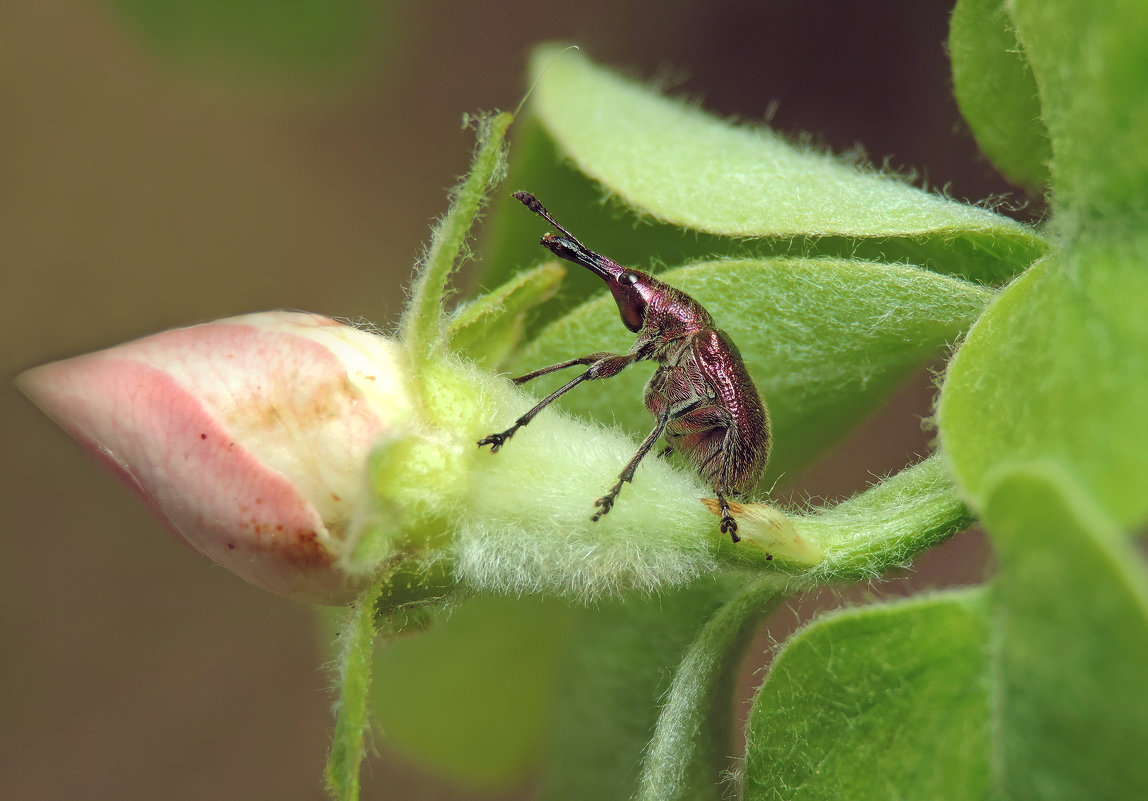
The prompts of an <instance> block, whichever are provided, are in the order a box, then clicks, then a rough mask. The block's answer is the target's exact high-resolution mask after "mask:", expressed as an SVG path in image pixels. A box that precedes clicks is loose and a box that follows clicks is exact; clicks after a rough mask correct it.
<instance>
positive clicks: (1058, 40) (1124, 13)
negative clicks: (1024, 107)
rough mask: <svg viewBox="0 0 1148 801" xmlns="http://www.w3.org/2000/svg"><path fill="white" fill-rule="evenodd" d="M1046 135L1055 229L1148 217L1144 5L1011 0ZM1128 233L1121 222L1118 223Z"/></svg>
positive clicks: (1147, 20)
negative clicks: (1051, 155)
mask: <svg viewBox="0 0 1148 801" xmlns="http://www.w3.org/2000/svg"><path fill="white" fill-rule="evenodd" d="M1010 9H1011V14H1012V18H1013V21H1014V22H1015V23H1016V28H1017V36H1018V38H1019V39H1020V42H1021V45H1022V46H1023V47H1024V52H1025V56H1026V57H1027V59H1028V61H1029V63H1030V64H1031V66H1032V72H1033V75H1034V76H1035V78H1036V83H1037V86H1038V87H1039V88H1040V99H1041V110H1042V115H1043V117H1044V122H1045V124H1046V125H1047V126H1048V132H1049V137H1050V138H1051V140H1052V152H1053V160H1052V189H1053V210H1054V212H1055V213H1056V215H1057V217H1056V220H1055V222H1056V225H1057V227H1058V228H1059V229H1060V230H1061V231H1062V232H1066V233H1067V234H1068V236H1069V238H1071V237H1072V236H1073V235H1074V232H1076V231H1080V230H1083V229H1084V228H1085V227H1087V226H1089V225H1094V224H1096V223H1097V222H1099V221H1101V220H1107V221H1109V222H1111V221H1116V220H1124V221H1135V224H1136V226H1138V227H1140V228H1142V227H1143V225H1144V223H1145V221H1146V220H1148V47H1145V45H1144V43H1145V42H1146V41H1148V4H1145V3H1144V2H1142V0H1109V1H1108V2H1104V3H1091V2H1087V0H1015V2H1013V3H1011V4H1010ZM1119 228H1120V229H1121V230H1127V225H1121V226H1119Z"/></svg>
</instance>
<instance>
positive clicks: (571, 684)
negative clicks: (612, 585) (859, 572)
mask: <svg viewBox="0 0 1148 801" xmlns="http://www.w3.org/2000/svg"><path fill="white" fill-rule="evenodd" d="M741 586H742V582H741V580H739V579H734V578H731V577H726V578H717V579H715V578H710V579H703V580H701V581H699V582H697V583H696V584H694V585H692V586H690V587H687V588H682V589H677V590H674V591H672V592H667V593H663V594H661V595H658V596H654V597H647V598H634V597H632V598H629V599H627V600H626V601H625V602H609V603H605V604H601V605H599V606H597V607H595V608H590V609H584V610H581V611H579V612H578V613H577V620H576V623H575V625H574V627H573V628H572V629H571V630H570V631H569V632H568V633H567V634H566V636H565V642H566V646H567V652H568V661H566V663H565V666H564V669H563V670H562V671H561V674H560V680H559V681H560V683H559V685H558V687H557V692H556V696H555V706H554V719H553V720H554V727H555V729H554V732H553V735H552V738H551V742H550V756H549V759H547V761H546V765H547V771H546V773H545V775H544V776H543V781H542V793H541V798H542V799H544V801H564V800H565V799H571V801H574V800H575V799H577V800H578V801H582V799H587V798H590V799H596V801H629V799H630V798H631V796H632V795H633V793H634V790H635V787H636V783H637V781H638V777H639V768H640V766H641V761H642V755H643V751H644V750H645V748H646V744H647V743H648V741H649V739H650V735H651V733H652V731H653V729H654V724H655V722H656V721H657V718H658V709H659V705H660V703H661V701H662V700H663V698H664V696H665V693H666V691H667V690H668V689H669V687H670V684H671V679H672V678H673V668H674V666H676V665H678V664H680V663H681V661H682V657H683V656H684V655H685V653H686V652H687V650H688V648H689V647H690V644H691V642H692V641H693V640H694V638H695V636H696V635H697V633H698V631H699V630H700V629H701V627H702V626H703V625H704V624H705V622H706V621H707V620H708V619H709V618H710V617H711V615H713V613H714V612H715V611H716V610H717V609H719V608H720V607H721V606H722V605H723V604H724V603H726V602H727V601H728V600H729V599H730V598H731V597H732V596H733V595H735V594H736V593H737V592H738V590H739V589H740V588H741ZM726 690H727V691H728V692H732V687H730V686H728V685H727V687H726ZM718 706H719V707H720V706H721V704H718ZM725 725H727V726H728V716H726V717H725ZM719 739H720V737H719ZM706 789H712V788H706Z"/></svg>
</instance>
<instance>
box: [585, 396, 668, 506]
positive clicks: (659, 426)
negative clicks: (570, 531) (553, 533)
mask: <svg viewBox="0 0 1148 801" xmlns="http://www.w3.org/2000/svg"><path fill="white" fill-rule="evenodd" d="M669 422H670V412H669V410H668V409H666V410H664V411H663V412H662V413H661V414H659V415H658V421H657V423H655V424H654V430H653V431H651V432H650V433H649V435H648V436H647V437H646V438H645V439H644V440H642V444H641V445H639V446H638V452H637V453H635V454H634V456H633V458H632V459H630V461H629V462H627V463H626V466H625V467H624V468H622V472H621V473H620V474H619V475H618V480H617V482H615V484H614V486H613V487H611V488H610V491H609V492H607V493H606V494H605V495H603V496H602V497H601V498H599V499H598V500H596V501H594V505H595V506H597V507H598V511H597V512H595V513H594V514H593V515H591V516H590V519H591V520H593V521H594V522H595V523H597V522H598V518H600V517H601V516H602V515H604V514H606V513H607V512H609V511H610V509H612V508H613V507H614V501H615V500H616V499H617V497H618V493H619V492H621V491H622V485H623V484H625V483H626V482H627V481H633V480H634V472H635V471H636V470H637V469H638V463H639V462H641V461H642V459H643V458H644V457H645V455H646V454H647V453H649V452H650V449H651V448H653V447H654V443H655V442H657V441H658V439H660V438H661V436H662V432H664V431H665V430H666V425H667V424H668V423H669Z"/></svg>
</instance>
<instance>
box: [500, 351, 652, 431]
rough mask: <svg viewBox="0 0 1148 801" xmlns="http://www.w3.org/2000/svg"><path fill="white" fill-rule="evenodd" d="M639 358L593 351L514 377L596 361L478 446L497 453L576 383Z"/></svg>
mask: <svg viewBox="0 0 1148 801" xmlns="http://www.w3.org/2000/svg"><path fill="white" fill-rule="evenodd" d="M636 359H637V357H636V356H634V355H632V354H629V353H626V354H622V355H618V354H614V353H591V354H590V355H589V356H583V357H581V358H578V359H571V360H570V361H568V362H560V363H559V364H552V365H550V366H549V367H543V368H542V369H541V370H535V371H534V372H532V373H527V374H526V375H523V376H519V377H518V378H515V379H514V383H515V384H524V383H526V382H527V381H530V380H532V379H535V378H538V377H539V376H543V375H546V374H547V373H554V372H557V371H558V370H565V369H566V368H567V367H573V366H574V365H576V364H586V363H587V360H590V361H592V363H591V364H590V369H589V370H587V371H586V372H584V373H582V375H580V376H578V377H577V378H574V379H572V380H571V381H568V382H566V383H565V384H563V385H562V386H561V387H559V388H558V389H556V390H554V391H553V392H551V393H550V394H549V395H547V396H546V397H545V398H543V399H542V400H540V401H539V402H538V403H536V404H535V405H534V408H532V409H531V410H530V411H528V412H527V413H526V414H524V415H522V416H521V417H519V418H518V419H517V420H515V421H514V425H512V426H511V427H510V428H508V429H506V430H505V431H499V432H498V433H496V434H489V435H487V436H485V437H483V438H482V439H480V440H479V441H478V446H479V447H480V448H481V447H482V446H483V445H489V446H490V452H491V453H497V452H498V449H499V448H501V447H502V446H503V445H504V444H506V441H507V440H508V439H510V438H511V437H512V436H514V432H515V431H517V430H518V429H520V428H522V427H523V426H524V425H526V424H527V423H529V422H530V421H531V420H533V419H534V417H535V416H536V415H537V414H538V413H539V412H540V411H542V410H543V409H545V408H546V407H547V406H549V405H550V404H551V403H553V402H554V401H556V400H558V399H559V398H561V397H562V396H563V395H565V394H566V393H567V392H569V391H570V390H572V389H574V387H576V386H578V385H579V384H581V383H582V382H583V381H596V380H598V379H601V378H610V377H611V376H615V375H617V374H618V373H620V372H622V370H623V369H625V368H626V366H627V365H629V364H632V363H633V362H634V361H635V360H636Z"/></svg>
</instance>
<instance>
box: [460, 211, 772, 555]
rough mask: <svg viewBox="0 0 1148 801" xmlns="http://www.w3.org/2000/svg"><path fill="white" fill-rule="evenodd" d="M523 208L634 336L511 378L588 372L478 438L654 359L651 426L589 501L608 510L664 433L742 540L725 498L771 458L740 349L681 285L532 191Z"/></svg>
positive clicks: (752, 482) (485, 441)
mask: <svg viewBox="0 0 1148 801" xmlns="http://www.w3.org/2000/svg"><path fill="white" fill-rule="evenodd" d="M514 197H515V198H517V199H518V200H519V201H520V202H521V203H522V204H523V205H524V206H526V208H528V209H530V210H531V211H533V212H534V213H535V214H537V215H538V216H539V217H541V218H542V219H544V220H546V222H548V223H550V225H552V226H554V228H555V229H556V230H557V231H558V233H557V234H555V233H552V232H547V233H545V234H543V235H542V242H541V244H542V245H543V247H545V248H547V249H548V250H550V252H552V253H553V254H554V255H555V256H557V257H558V258H560V259H564V260H566V261H569V262H573V263H574V264H580V265H581V266H583V267H585V268H587V269H588V270H590V272H592V273H594V275H596V276H598V277H599V278H601V279H602V280H603V281H605V282H606V286H607V287H608V288H609V290H610V293H611V294H612V295H613V296H614V301H615V302H616V303H617V304H618V313H619V314H620V315H621V318H622V324H623V325H624V326H626V328H628V329H629V330H630V331H632V332H634V333H635V334H637V335H638V338H637V340H636V341H635V342H634V345H633V346H632V347H631V348H630V350H629V351H628V352H626V353H591V354H589V355H586V356H582V357H580V358H577V359H570V360H569V361H565V362H560V363H558V364H552V365H550V366H549V367H543V368H541V369H540V370H535V371H533V372H531V373H527V374H526V375H523V376H519V377H518V378H515V379H512V380H513V381H514V383H515V384H518V385H520V384H525V383H526V382H527V381H533V380H534V379H535V378H538V377H539V376H544V375H548V374H550V373H554V372H557V371H559V370H565V369H567V368H569V367H574V366H577V365H588V367H587V369H586V371H585V372H583V373H582V374H580V375H579V376H577V377H576V378H574V379H572V380H570V381H568V382H567V383H566V384H564V385H563V386H561V387H559V388H558V389H556V390H554V391H553V392H551V393H550V394H549V395H547V396H546V397H545V398H543V399H542V400H541V401H539V402H538V403H537V404H536V405H535V406H534V408H532V409H531V410H530V411H528V412H527V413H526V414H524V415H522V416H521V417H519V418H518V419H517V420H515V421H514V425H512V426H511V427H510V428H508V429H506V430H505V431H502V432H499V433H497V434H491V435H489V436H487V437H483V438H482V439H481V440H479V441H478V445H479V447H482V446H483V445H489V446H490V450H491V452H497V451H498V449H499V448H501V447H502V446H503V445H504V444H506V441H507V440H508V439H510V438H511V437H512V436H514V432H516V431H517V430H518V429H520V428H522V427H523V426H524V425H526V424H527V423H529V422H530V421H531V420H533V419H534V417H535V416H536V415H537V414H538V413H539V412H540V411H542V410H543V409H545V408H546V407H547V406H549V405H550V404H551V403H553V402H554V401H556V400H557V399H558V398H560V397H562V396H563V395H565V394H566V393H567V392H569V391H570V390H572V389H574V387H576V386H578V385H579V384H581V383H582V382H584V381H596V380H599V379H603V378H611V377H612V376H616V375H617V374H618V373H620V372H621V371H622V370H624V369H625V368H626V367H628V366H630V365H631V364H633V363H634V362H638V361H652V362H656V363H657V365H658V367H657V369H656V370H655V371H654V374H653V376H651V377H650V380H649V383H647V384H646V389H645V391H644V392H643V395H642V400H643V402H644V403H645V404H646V408H647V409H649V410H650V414H652V415H653V416H654V420H655V423H654V429H653V430H652V431H651V432H650V433H649V435H648V436H647V437H646V438H645V439H644V440H643V441H642V444H641V445H640V446H638V451H637V453H635V454H634V457H633V458H632V459H630V461H629V462H628V463H627V464H626V466H625V467H624V468H623V469H622V472H621V473H620V474H619V475H618V480H617V482H616V483H615V484H614V486H613V487H611V488H610V491H609V492H607V493H606V494H605V495H603V496H602V497H601V498H599V499H598V500H596V501H595V502H594V505H595V507H597V511H596V512H595V513H594V514H593V515H592V516H591V518H590V519H591V520H594V521H595V522H596V521H597V520H598V519H599V518H601V517H602V515H604V514H606V513H608V512H609V511H610V509H611V508H612V507H613V506H614V502H615V501H616V500H617V499H618V493H620V492H621V491H622V485H623V484H625V483H626V482H628V481H633V479H634V472H635V471H636V470H637V469H638V464H639V463H640V462H641V461H642V459H643V458H644V457H645V456H646V454H648V453H649V452H650V450H651V449H652V448H653V447H654V445H655V444H656V443H657V441H658V440H659V439H660V438H661V437H663V436H664V437H665V439H666V443H667V446H668V447H667V448H666V449H665V450H663V451H662V453H663V455H664V454H667V453H670V452H673V451H676V452H677V453H679V454H681V455H682V456H683V457H684V458H685V459H686V460H687V461H688V462H689V463H690V464H691V465H692V466H693V467H694V469H696V470H697V471H698V473H699V474H700V475H701V477H702V478H703V479H705V480H706V481H708V482H710V483H711V484H712V485H713V489H714V493H716V494H717V497H718V501H719V503H720V508H721V530H722V533H725V534H729V535H730V536H731V537H732V538H733V541H734V542H738V540H739V537H738V536H737V521H736V520H734V518H733V515H732V514H731V513H730V508H729V502H728V501H727V500H726V497H727V496H729V495H742V494H745V493H747V492H749V491H750V490H752V489H753V488H754V487H755V486H756V485H757V482H758V480H759V479H760V478H761V474H762V472H763V471H764V470H765V462H766V460H767V459H768V458H769V445H770V439H769V416H768V414H767V412H766V407H765V403H764V402H763V401H762V399H761V395H760V394H758V391H757V387H755V386H754V383H753V380H752V379H751V378H750V377H749V373H748V372H747V371H746V369H745V364H744V362H742V359H741V354H740V353H739V352H738V349H737V346H736V345H734V344H733V341H732V340H731V339H730V338H729V336H727V335H726V334H725V332H723V331H720V330H719V329H718V328H716V327H715V326H714V321H713V318H712V317H711V316H710V314H709V312H707V311H706V310H705V308H704V307H703V306H702V305H701V304H700V303H698V302H697V301H696V300H694V299H693V298H692V297H690V296H689V295H687V294H686V293H685V292H683V291H681V290H680V289H675V288H674V287H672V286H670V285H669V284H667V283H665V282H663V281H659V280H658V279H657V278H655V277H654V276H652V275H650V274H649V273H645V272H642V271H641V270H632V269H629V268H626V267H623V266H621V265H620V264H618V263H617V262H615V261H613V260H611V259H608V258H607V257H605V256H603V255H601V254H599V253H595V252H594V251H592V250H590V249H589V248H588V247H586V246H585V245H583V244H582V243H581V242H580V241H578V238H577V237H575V236H574V235H573V234H572V233H570V232H569V231H567V230H566V229H565V228H563V227H562V226H561V225H559V224H558V223H557V222H556V221H555V219H554V218H553V217H551V216H550V212H548V211H547V210H546V209H545V207H543V205H542V204H541V203H539V202H538V199H537V198H535V197H534V195H532V194H530V193H529V192H515V193H514Z"/></svg>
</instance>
